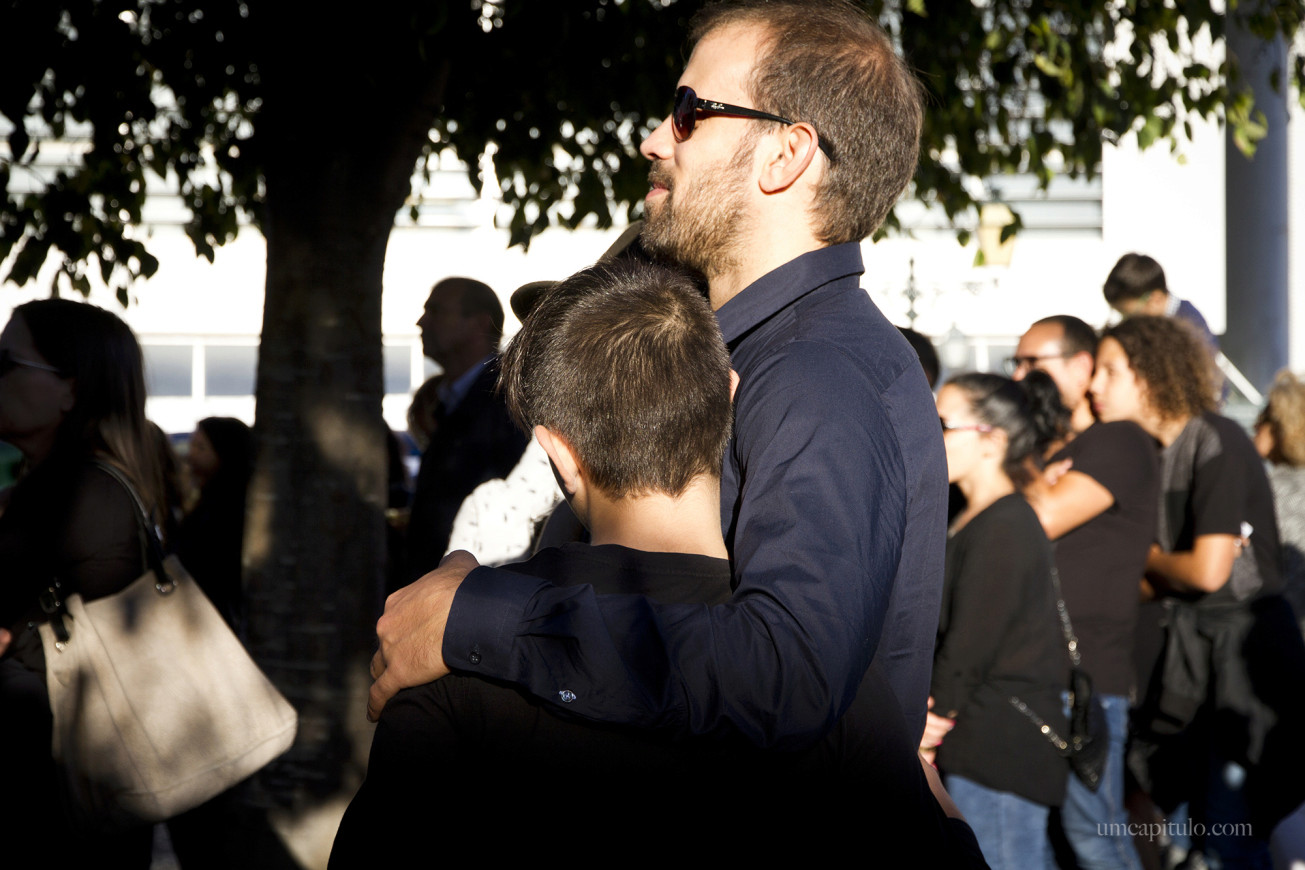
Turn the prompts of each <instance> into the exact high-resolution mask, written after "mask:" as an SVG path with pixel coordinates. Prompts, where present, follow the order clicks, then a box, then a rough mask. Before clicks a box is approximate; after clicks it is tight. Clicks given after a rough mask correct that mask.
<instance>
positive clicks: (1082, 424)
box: [1069, 395, 1097, 438]
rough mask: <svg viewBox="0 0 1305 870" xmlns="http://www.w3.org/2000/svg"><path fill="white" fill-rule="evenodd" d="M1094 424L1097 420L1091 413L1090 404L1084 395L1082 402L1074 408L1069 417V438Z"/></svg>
mask: <svg viewBox="0 0 1305 870" xmlns="http://www.w3.org/2000/svg"><path fill="white" fill-rule="evenodd" d="M1096 422H1097V418H1096V416H1095V415H1094V414H1093V413H1092V403H1091V402H1090V401H1089V400H1088V397H1087V396H1086V395H1084V396H1083V398H1082V400H1081V401H1080V402H1079V403H1078V404H1077V405H1075V406H1074V411H1073V413H1072V414H1070V417H1069V431H1070V438H1073V436H1075V435H1080V434H1082V433H1083V432H1085V431H1087V428H1088V427H1089V426H1091V425H1092V424H1094V423H1096Z"/></svg>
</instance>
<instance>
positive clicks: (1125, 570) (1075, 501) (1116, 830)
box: [1006, 314, 1160, 870]
mask: <svg viewBox="0 0 1305 870" xmlns="http://www.w3.org/2000/svg"><path fill="white" fill-rule="evenodd" d="M1096 346H1097V335H1096V333H1095V332H1094V331H1093V330H1092V327H1090V326H1088V325H1087V324H1086V323H1084V322H1083V321H1082V320H1080V319H1078V318H1077V317H1071V316H1069V315H1063V314H1062V315H1056V316H1054V317H1046V318H1043V319H1042V320H1039V321H1038V322H1037V323H1034V324H1033V325H1032V326H1031V327H1029V330H1028V331H1027V332H1025V333H1024V335H1023V336H1021V337H1020V341H1019V345H1018V346H1017V347H1016V348H1015V356H1014V357H1012V358H1010V359H1009V360H1007V361H1006V362H1007V368H1008V369H1009V370H1010V371H1011V376H1012V377H1013V378H1015V380H1022V379H1023V378H1024V377H1026V376H1027V375H1028V373H1029V372H1030V371H1032V370H1033V369H1039V370H1041V371H1043V372H1045V373H1046V374H1048V375H1050V376H1051V379H1052V380H1053V381H1055V382H1056V386H1057V387H1058V388H1059V390H1060V397H1061V400H1062V401H1063V402H1064V403H1065V407H1067V408H1068V409H1069V411H1070V414H1071V417H1070V430H1071V431H1070V439H1069V443H1068V444H1065V445H1063V446H1061V447H1059V448H1053V450H1055V452H1054V453H1053V454H1052V455H1051V456H1049V457H1048V460H1049V462H1050V463H1051V464H1052V465H1055V464H1056V463H1061V462H1065V461H1068V462H1069V463H1070V466H1069V468H1070V470H1069V471H1068V472H1066V473H1065V474H1064V476H1063V477H1061V478H1060V479H1059V481H1058V482H1057V483H1056V484H1055V486H1047V485H1045V484H1044V483H1042V482H1041V481H1038V482H1036V483H1035V485H1034V486H1033V487H1032V488H1030V489H1029V490H1028V491H1026V492H1025V495H1026V496H1027V497H1028V500H1029V503H1030V504H1031V505H1032V506H1033V510H1034V512H1035V513H1036V514H1037V515H1038V519H1039V520H1040V521H1041V522H1042V528H1043V531H1045V532H1046V533H1047V537H1048V538H1050V539H1051V540H1052V541H1054V542H1055V544H1056V571H1057V574H1058V575H1059V577H1060V586H1061V592H1062V593H1063V595H1064V602H1065V610H1066V611H1067V612H1068V613H1069V617H1070V620H1071V621H1072V623H1073V626H1074V631H1075V633H1076V635H1077V637H1078V650H1079V653H1080V655H1081V656H1082V667H1083V670H1085V671H1086V672H1087V674H1088V676H1090V677H1091V678H1092V681H1093V688H1094V689H1095V691H1096V693H1097V695H1098V697H1100V698H1101V701H1102V706H1103V707H1104V708H1105V713H1106V724H1107V726H1108V730H1109V740H1110V743H1109V752H1108V755H1107V759H1106V766H1105V770H1104V771H1103V773H1102V777H1101V784H1100V785H1099V787H1098V788H1097V790H1096V791H1095V792H1094V791H1092V790H1091V789H1089V788H1088V787H1087V786H1085V785H1084V784H1083V783H1082V782H1081V781H1079V779H1078V778H1077V777H1074V776H1071V777H1069V781H1068V785H1067V786H1066V792H1065V800H1064V803H1063V804H1062V805H1061V808H1060V816H1059V817H1060V826H1061V827H1062V828H1063V830H1064V833H1065V838H1066V840H1068V842H1069V844H1070V846H1071V848H1072V849H1073V850H1074V854H1075V857H1076V858H1077V861H1078V866H1080V867H1082V868H1084V870H1096V868H1140V867H1141V864H1140V863H1139V860H1138V857H1137V853H1136V852H1135V851H1134V849H1133V844H1132V841H1131V838H1130V837H1129V836H1128V835H1127V833H1126V832H1127V830H1128V827H1127V822H1128V812H1127V810H1126V809H1125V808H1124V746H1125V741H1126V739H1127V735H1128V707H1129V697H1130V696H1131V695H1132V693H1133V682H1134V668H1133V635H1134V630H1135V627H1136V624H1137V618H1138V603H1139V602H1138V580H1139V578H1141V576H1142V574H1143V573H1144V569H1145V567H1146V556H1147V552H1148V550H1149V549H1150V546H1151V541H1152V539H1153V538H1154V536H1155V524H1156V516H1157V514H1156V504H1157V503H1158V499H1159V486H1160V468H1159V463H1158V454H1157V452H1156V448H1155V443H1154V441H1153V440H1152V439H1151V437H1150V436H1149V435H1147V434H1146V433H1145V432H1144V431H1142V429H1141V428H1140V427H1139V426H1137V425H1136V424H1135V423H1131V422H1127V421H1120V422H1115V423H1098V422H1097V421H1096V417H1095V415H1094V414H1093V413H1092V399H1091V394H1090V393H1089V392H1088V386H1089V385H1090V384H1091V382H1092V373H1093V369H1094V355H1095V353H1096Z"/></svg>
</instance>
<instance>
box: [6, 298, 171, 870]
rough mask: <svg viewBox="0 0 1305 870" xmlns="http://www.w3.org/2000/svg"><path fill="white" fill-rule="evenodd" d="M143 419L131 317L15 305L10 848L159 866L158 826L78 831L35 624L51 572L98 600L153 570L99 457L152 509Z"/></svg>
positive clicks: (132, 516)
mask: <svg viewBox="0 0 1305 870" xmlns="http://www.w3.org/2000/svg"><path fill="white" fill-rule="evenodd" d="M146 425H147V424H146V421H145V381H144V375H143V370H142V362H141V351H140V345H139V344H137V342H136V337H135V336H134V335H133V334H132V332H131V330H130V329H129V328H128V327H127V325H126V324H125V323H123V322H122V320H121V319H119V318H118V317H117V316H115V315H113V314H111V313H109V312H108V311H104V310H103V309H100V308H96V307H94V306H92V305H86V304H84V303H79V302H71V301H68V300H64V299H43V300H39V301H35V302H28V303H26V304H23V305H20V306H18V308H16V309H15V310H14V313H13V316H12V317H11V318H10V320H9V323H8V325H7V326H5V328H4V331H3V333H0V439H3V440H5V441H8V442H9V443H10V444H12V445H14V446H15V447H17V448H18V449H19V450H20V451H22V453H23V456H24V459H25V466H26V470H25V473H24V475H23V476H22V478H21V479H20V480H19V481H18V483H17V484H16V485H15V486H14V490H13V494H12V496H11V498H10V501H9V505H8V507H7V508H6V510H5V512H4V515H3V517H0V565H2V566H3V567H4V573H3V579H0V651H3V652H4V653H5V657H4V659H3V660H0V709H2V710H3V714H2V715H0V752H3V753H4V754H5V760H6V764H5V766H4V770H5V776H6V780H7V781H8V782H9V783H11V785H12V788H11V800H10V801H9V809H8V810H6V818H5V822H6V825H7V826H8V827H9V829H10V830H12V831H15V832H21V833H22V836H21V837H14V838H13V839H11V840H9V841H8V842H7V843H6V849H7V850H8V849H11V848H13V847H17V848H19V849H22V848H27V847H28V846H30V847H31V848H33V849H37V850H39V851H40V852H41V853H42V854H45V855H47V856H48V855H49V854H52V853H55V854H57V855H58V856H59V859H60V860H66V861H70V862H71V863H72V864H74V865H77V864H82V863H87V862H89V861H92V860H93V861H94V862H95V863H96V864H97V865H100V864H105V863H108V864H110V865H112V866H118V867H129V866H134V865H139V866H142V867H147V866H149V861H150V847H151V837H150V829H149V827H147V826H141V827H140V828H136V829H132V830H129V831H126V832H122V833H118V834H113V835H101V834H93V833H88V832H84V831H74V830H72V829H71V827H70V824H69V822H68V821H67V819H66V818H65V816H64V814H63V812H62V809H61V805H60V797H59V792H58V786H57V780H56V774H55V768H54V761H53V759H52V757H51V754H50V742H51V733H52V732H51V728H52V720H51V714H50V705H49V696H48V694H47V691H46V685H45V657H44V654H43V652H42V649H41V641H40V637H39V635H38V632H37V631H36V626H37V624H38V623H40V622H41V621H43V620H44V612H43V609H42V607H41V603H40V600H39V599H40V598H41V595H42V592H44V591H45V590H46V589H47V587H49V586H50V585H51V584H52V583H53V582H54V581H55V580H57V581H58V582H59V584H60V585H61V587H62V588H63V590H64V591H65V592H78V593H80V594H81V595H82V596H83V598H85V599H86V600H94V599H96V598H100V597H103V596H106V595H110V594H112V593H115V592H118V591H120V590H122V589H124V588H125V587H127V586H128V585H130V584H131V582H132V581H133V580H135V579H136V578H137V577H139V576H140V575H141V574H142V573H144V571H145V566H144V563H143V558H142V556H143V553H142V541H141V537H140V534H139V530H138V524H137V520H136V511H135V507H134V505H133V503H132V499H131V496H130V495H129V494H128V493H127V491H126V490H125V489H124V487H123V486H122V485H121V484H120V483H119V482H118V481H116V480H115V479H114V478H113V477H111V476H110V475H109V473H108V472H106V471H105V470H103V469H102V468H100V467H98V466H97V465H96V463H108V464H111V465H113V466H115V467H116V468H117V469H118V470H119V471H120V472H121V473H122V474H123V475H125V476H126V477H127V479H128V480H130V481H131V482H132V484H133V486H134V487H135V488H136V491H137V492H138V493H139V494H140V497H141V499H142V500H143V501H144V503H145V504H146V505H147V506H148V507H150V508H151V509H154V508H155V507H156V506H157V505H158V504H159V499H160V493H161V492H162V490H163V482H162V472H161V470H160V468H159V467H158V461H157V457H156V455H155V452H154V450H153V445H152V442H151V439H150V435H149V433H148V430H147V428H146ZM155 519H156V520H158V519H161V518H160V517H155ZM8 856H9V857H10V858H11V859H12V857H13V853H12V852H9V855H8ZM23 864H24V862H23V861H19V862H18V863H17V864H16V865H15V866H20V865H23Z"/></svg>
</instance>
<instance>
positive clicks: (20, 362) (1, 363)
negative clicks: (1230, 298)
mask: <svg viewBox="0 0 1305 870" xmlns="http://www.w3.org/2000/svg"><path fill="white" fill-rule="evenodd" d="M16 368H24V369H36V370H37V371H42V372H53V373H54V374H56V375H59V376H60V377H63V371H61V370H60V369H59V368H58V367H57V366H52V365H48V364H46V363H39V362H33V361H32V360H30V359H23V358H22V357H20V356H14V355H13V354H12V353H10V352H9V348H5V349H4V350H0V378H3V377H4V376H5V375H7V374H9V373H10V372H12V371H13V370H14V369H16Z"/></svg>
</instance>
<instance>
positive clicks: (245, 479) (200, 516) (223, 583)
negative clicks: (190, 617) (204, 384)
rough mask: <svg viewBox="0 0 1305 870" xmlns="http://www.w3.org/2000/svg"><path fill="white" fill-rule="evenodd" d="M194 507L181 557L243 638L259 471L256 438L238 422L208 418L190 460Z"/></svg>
mask: <svg viewBox="0 0 1305 870" xmlns="http://www.w3.org/2000/svg"><path fill="white" fill-rule="evenodd" d="M186 464H187V466H188V467H189V469H190V479H191V484H192V486H193V488H194V502H193V503H192V505H191V507H190V510H189V511H188V512H187V513H186V516H185V518H184V519H183V520H182V523H181V530H180V533H179V535H178V538H177V547H176V552H177V555H178V557H180V559H181V564H183V565H185V566H186V569H187V570H188V571H190V574H191V576H192V577H194V578H195V581H196V582H197V583H199V586H200V588H201V589H203V590H204V594H206V595H207V596H208V598H209V600H210V601H212V602H213V605H214V606H215V607H217V609H218V611H219V612H220V613H221V614H222V616H223V618H224V619H226V621H227V624H228V625H230V626H231V628H232V630H233V631H235V632H236V634H237V635H242V634H243V633H242V627H243V614H244V604H243V591H242V587H241V581H240V576H241V552H242V550H243V547H244V540H245V496H246V494H247V492H248V490H249V478H250V475H252V474H253V471H254V435H253V432H252V431H251V430H250V428H249V427H248V426H246V425H245V424H244V423H243V422H241V421H240V420H237V419H236V418H234V417H206V418H204V419H203V420H200V421H199V423H198V424H196V426H195V432H194V434H192V435H191V436H190V451H189V453H187V454H186Z"/></svg>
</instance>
